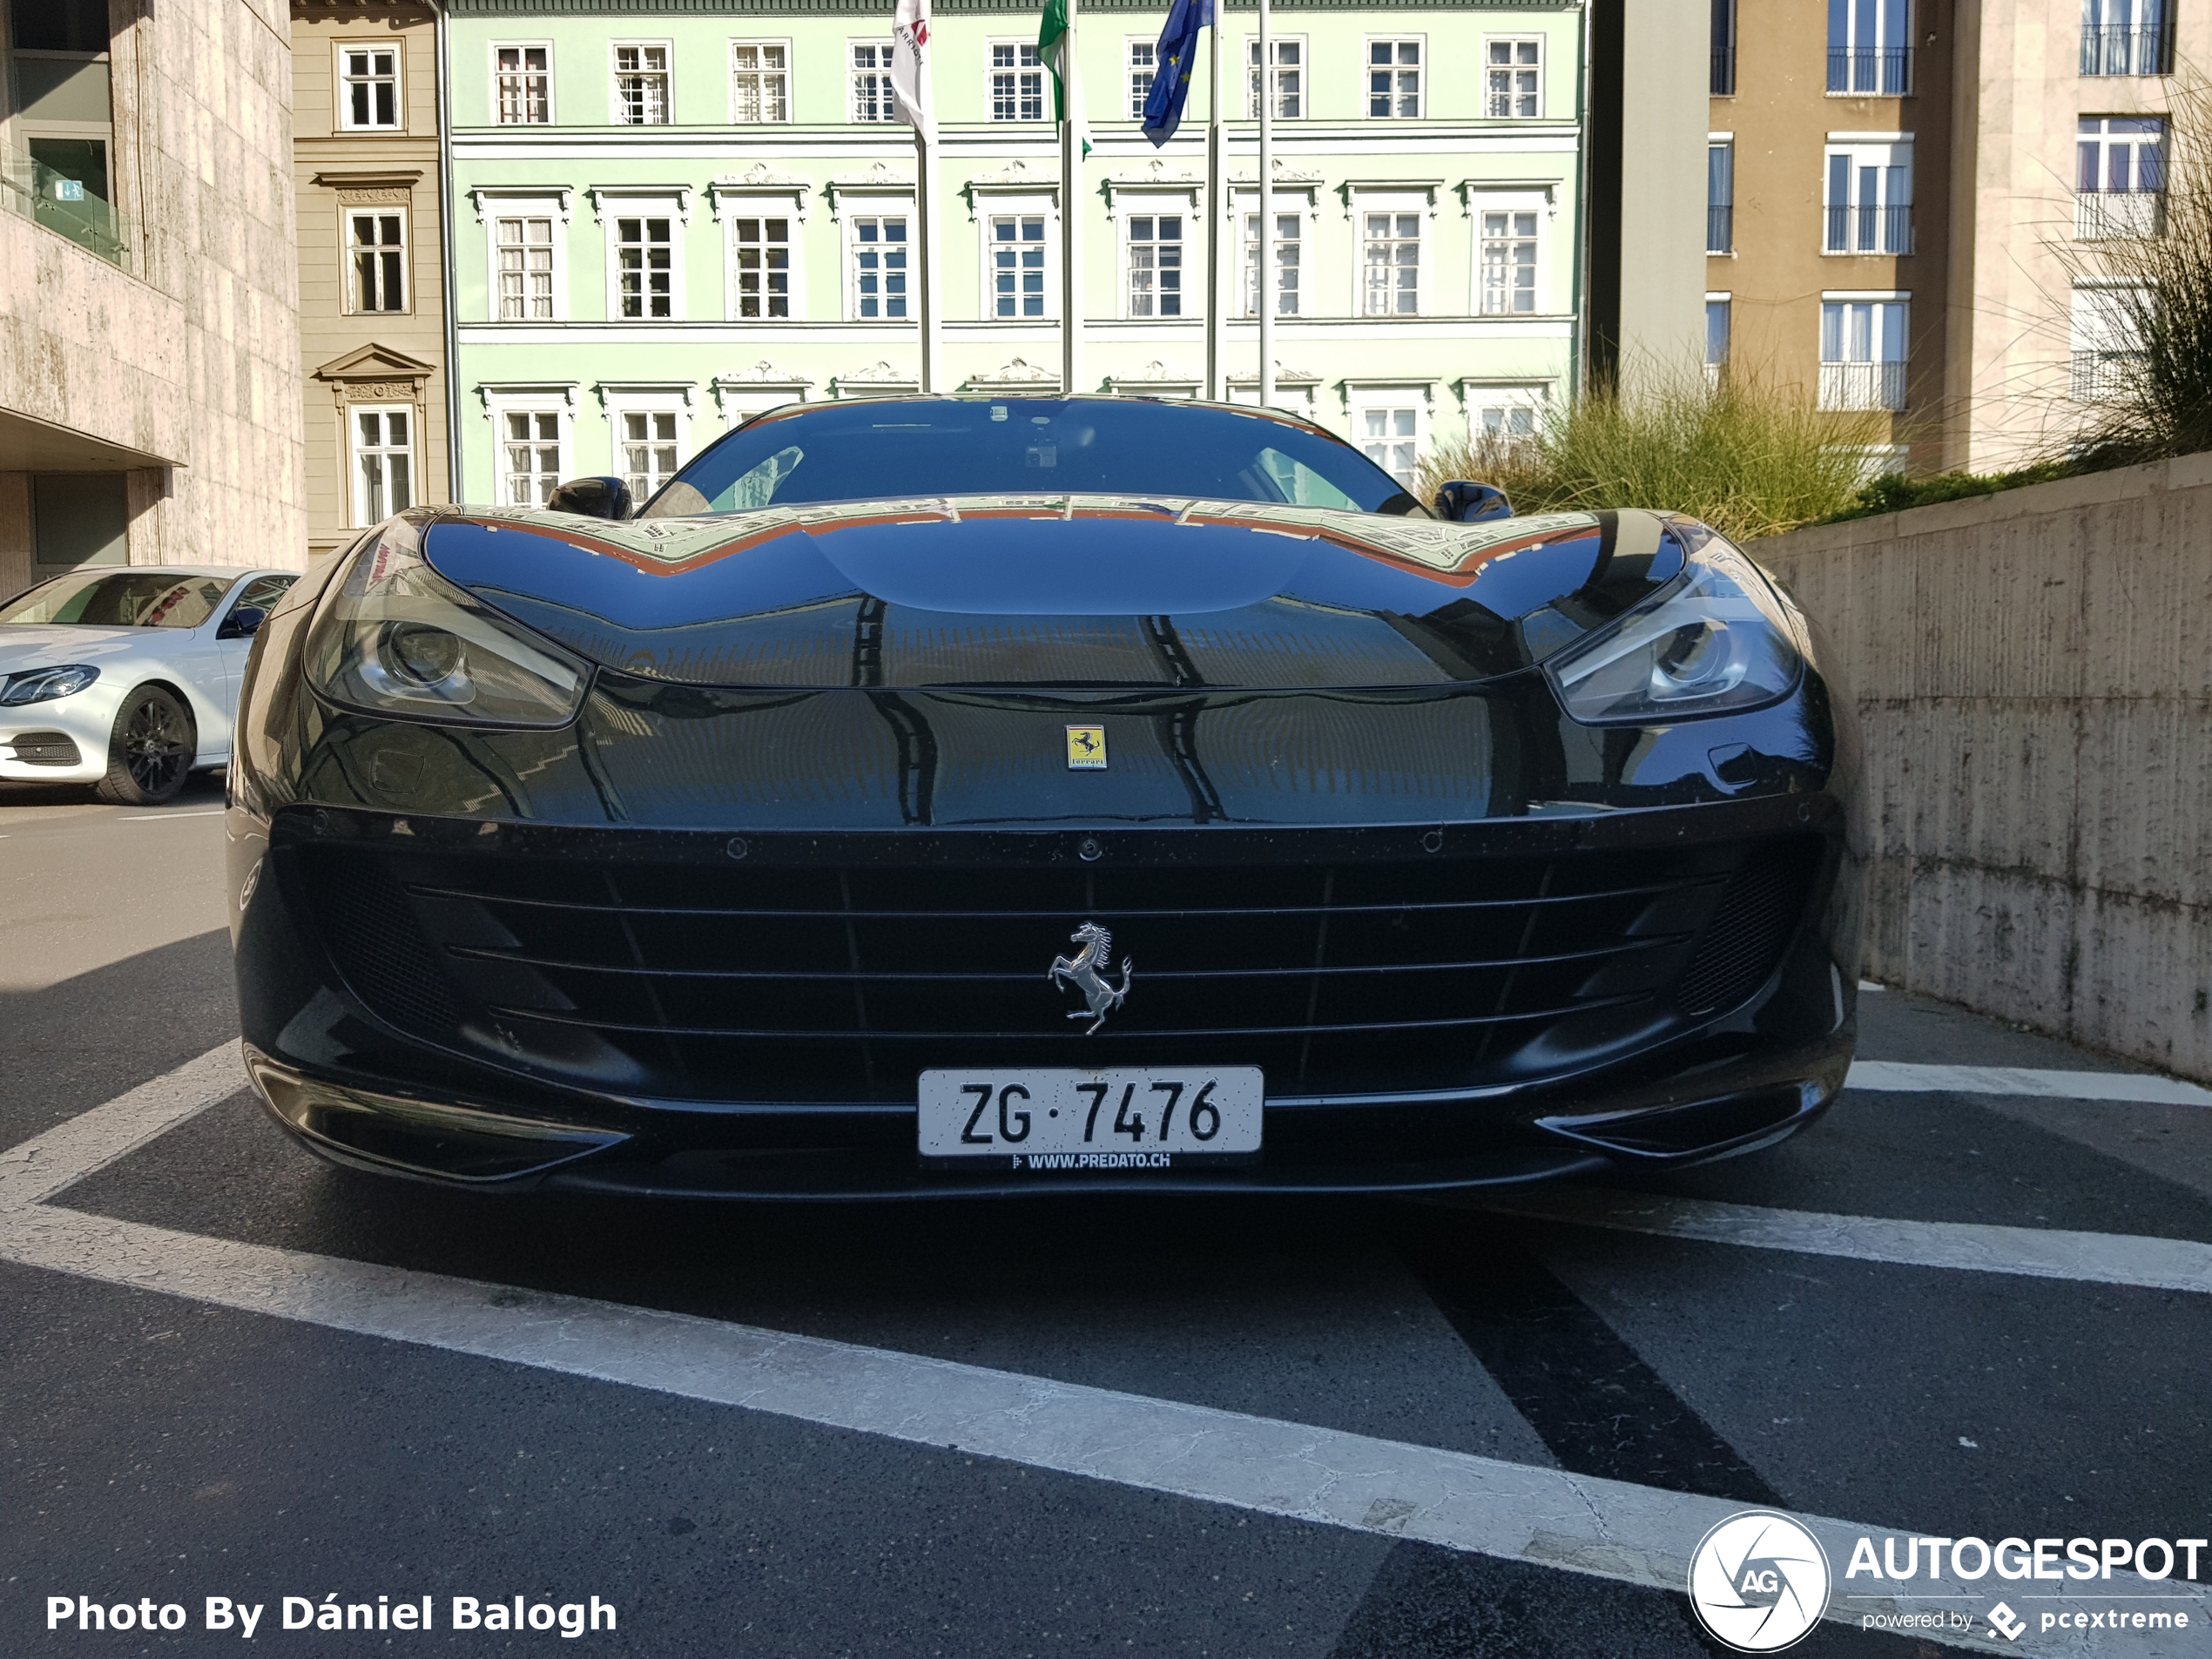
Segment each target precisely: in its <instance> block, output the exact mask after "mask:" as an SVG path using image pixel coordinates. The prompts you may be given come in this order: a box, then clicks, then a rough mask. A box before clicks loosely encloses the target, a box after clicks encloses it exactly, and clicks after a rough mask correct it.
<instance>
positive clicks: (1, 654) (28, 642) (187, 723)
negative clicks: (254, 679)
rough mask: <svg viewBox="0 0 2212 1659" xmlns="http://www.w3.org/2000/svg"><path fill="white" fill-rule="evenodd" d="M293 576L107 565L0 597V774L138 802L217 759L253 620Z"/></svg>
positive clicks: (162, 796) (164, 795) (222, 752)
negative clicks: (86, 786)
mask: <svg viewBox="0 0 2212 1659" xmlns="http://www.w3.org/2000/svg"><path fill="white" fill-rule="evenodd" d="M298 577H299V573H298V572H297V571H295V570H226V569H223V568H220V567H218V566H208V565H177V564H165V565H136V566H131V567H127V568H124V569H117V568H115V567H113V566H109V567H107V568H105V569H102V570H78V571H73V572H71V574H70V575H68V576H63V577H55V578H54V579H53V580H52V581H51V582H42V583H39V584H38V585H37V587H35V588H32V589H31V590H30V591H29V592H27V593H22V594H18V595H17V597H15V598H13V599H11V600H10V601H9V602H8V603H7V604H5V605H0V779H5V780H9V781H15V782H38V783H82V784H90V785H91V786H92V788H93V792H95V793H96V794H98V796H99V797H100V799H103V800H111V801H115V802H118V803H120V804H123V805H125V806H158V805H159V804H160V803H161V802H163V801H165V800H167V799H170V798H171V797H172V796H173V795H175V794H176V793H177V792H178V791H179V790H180V789H182V788H183V787H184V786H185V778H186V776H188V775H189V774H190V773H191V772H192V771H193V770H194V769H195V768H199V767H205V766H219V765H223V764H224V762H225V761H226V760H228V759H230V752H231V723H232V720H233V718H234V717H235V715H236V713H237V710H238V693H239V685H240V683H241V682H242V681H243V680H244V679H245V678H246V652H247V651H248V650H250V649H251V648H252V646H253V631H254V630H255V629H257V628H259V627H260V625H261V619H262V618H263V617H266V615H268V613H269V611H270V610H272V609H273V608H274V607H275V604H276V602H277V598H278V596H279V595H280V594H282V593H283V592H284V590H286V589H287V588H288V587H290V586H291V585H292V583H293V582H294V581H296V580H297V579H298Z"/></svg>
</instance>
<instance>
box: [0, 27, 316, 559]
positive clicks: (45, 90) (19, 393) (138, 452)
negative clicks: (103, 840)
mask: <svg viewBox="0 0 2212 1659" xmlns="http://www.w3.org/2000/svg"><path fill="white" fill-rule="evenodd" d="M289 48H290V43H289V38H288V32H287V26H286V19H285V17H284V15H283V12H282V10H281V9H280V7H279V6H277V5H276V4H275V3H274V0H194V3H190V4H146V3H139V0H112V3H111V0H8V3H6V4H5V5H4V6H3V7H0V590H6V591H9V592H13V591H15V590H18V589H20V588H23V587H24V586H27V585H29V584H30V583H31V582H32V581H34V580H36V579H38V578H40V577H44V576H46V575H52V574H58V573H60V572H61V571H63V570H67V569H71V568H73V567H77V566H81V565H84V564H87V563H126V562H127V563H139V564H152V563H190V562H194V561H203V560H220V561H223V562H226V563H231V562H235V563H240V564H245V563H262V564H281V565H291V564H298V563H300V562H301V560H302V558H303V556H304V554H305V552H306V545H307V536H306V521H305V518H304V516H303V515H302V514H301V512H300V507H299V499H300V436H299V430H300V415H299V409H300V346H299V332H298V328H297V326H296V323H295V321H294V309H293V307H294V300H293V293H294V265H293V203H292V194H291V192H290V189H289V188H288V184H289V179H288V176H287V169H286V163H287V159H288V158H289V155H290V152H291V146H292V107H291V106H292V59H291V52H290V49H289Z"/></svg>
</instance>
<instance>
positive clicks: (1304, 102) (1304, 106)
mask: <svg viewBox="0 0 2212 1659" xmlns="http://www.w3.org/2000/svg"><path fill="white" fill-rule="evenodd" d="M1285 46H1292V47H1295V48H1297V50H1298V62H1296V63H1295V64H1285V63H1284V62H1283V48H1284V47H1285ZM1267 50H1268V51H1269V52H1270V53H1271V55H1272V56H1273V57H1274V59H1275V64H1274V71H1275V72H1274V74H1273V75H1272V76H1271V78H1270V79H1271V83H1272V85H1273V90H1274V92H1275V118H1276V119H1277V120H1278V121H1304V120H1307V119H1309V118H1311V117H1312V113H1313V53H1312V51H1311V50H1310V48H1309V46H1308V44H1307V41H1306V37H1305V36H1304V35H1278V34H1277V33H1276V32H1275V31H1274V30H1268V31H1267ZM1238 51H1239V54H1240V55H1241V57H1242V59H1243V62H1244V119H1246V120H1247V121H1257V120H1258V119H1259V100H1258V98H1256V97H1255V96H1254V91H1255V90H1256V89H1255V88H1254V87H1253V85H1252V83H1253V82H1254V81H1255V80H1257V79H1258V78H1259V64H1258V61H1257V60H1258V57H1259V36H1258V34H1257V33H1253V34H1249V35H1246V36H1245V37H1244V44H1243V46H1241V47H1240V48H1238ZM1286 72H1287V73H1289V74H1292V75H1295V76H1297V77H1298V93H1297V97H1298V109H1297V110H1296V111H1294V112H1292V113H1290V114H1287V115H1286V114H1285V113H1284V111H1283V77H1284V75H1285V73H1286Z"/></svg>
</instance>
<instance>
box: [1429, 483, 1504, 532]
mask: <svg viewBox="0 0 2212 1659" xmlns="http://www.w3.org/2000/svg"><path fill="white" fill-rule="evenodd" d="M1436 516H1438V517H1439V518H1446V519H1450V520H1452V521H1453V523H1460V524H1480V523H1487V521H1488V520H1490V519H1494V518H1511V517H1512V516H1513V503H1512V502H1509V501H1507V499H1506V492H1505V491H1504V490H1502V489H1499V488H1498V487H1497V486H1496V485H1495V484H1471V483H1468V482H1467V481H1466V480H1464V479H1460V478H1454V479H1453V481H1452V482H1450V483H1448V484H1446V485H1445V486H1443V488H1441V489H1439V490H1438V491H1437V492H1436Z"/></svg>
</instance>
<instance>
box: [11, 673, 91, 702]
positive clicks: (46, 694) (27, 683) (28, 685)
mask: <svg viewBox="0 0 2212 1659" xmlns="http://www.w3.org/2000/svg"><path fill="white" fill-rule="evenodd" d="M99 677H100V671H99V670H98V669H97V668H95V667H93V666H92V665H91V664H90V663H65V664H62V665H61V666H60V667H58V668H26V669H25V670H24V671H23V672H22V673H20V674H10V675H9V676H8V678H7V679H6V680H5V681H4V682H0V706H4V707H7V708H11V709H12V708H19V707H21V706H22V705H24V704H25V703H51V702H52V701H53V700H54V698H57V697H74V696H76V695H77V694H78V692H79V691H83V690H84V688H85V687H86V686H88V685H91V683H92V682H93V681H94V680H96V679H98V678H99Z"/></svg>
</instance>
